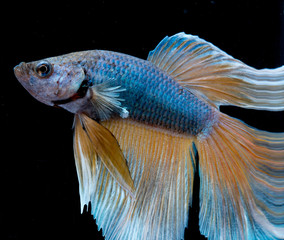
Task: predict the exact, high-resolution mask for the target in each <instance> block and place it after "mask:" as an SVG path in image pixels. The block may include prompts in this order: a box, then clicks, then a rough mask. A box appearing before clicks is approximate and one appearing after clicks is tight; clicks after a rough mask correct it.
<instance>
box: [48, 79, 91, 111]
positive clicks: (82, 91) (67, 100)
mask: <svg viewBox="0 0 284 240" xmlns="http://www.w3.org/2000/svg"><path fill="white" fill-rule="evenodd" d="M92 85H93V84H92V82H91V81H88V80H84V81H83V82H82V83H81V85H80V87H79V89H78V90H77V92H76V93H75V94H73V95H72V96H71V97H69V98H65V99H61V100H55V101H52V103H53V104H54V106H58V107H60V105H64V104H67V103H70V102H73V101H75V100H77V99H80V98H84V97H85V96H86V94H87V91H88V89H89V87H91V86H92Z"/></svg>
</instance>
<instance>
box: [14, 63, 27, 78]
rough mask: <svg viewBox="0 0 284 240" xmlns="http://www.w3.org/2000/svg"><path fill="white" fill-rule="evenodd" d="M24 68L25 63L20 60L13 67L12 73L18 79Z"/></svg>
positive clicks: (21, 75)
mask: <svg viewBox="0 0 284 240" xmlns="http://www.w3.org/2000/svg"><path fill="white" fill-rule="evenodd" d="M25 68H26V63H25V62H21V63H20V64H19V65H17V66H15V67H14V74H15V76H16V77H17V79H18V80H20V79H21V78H22V77H23V73H24V72H25V71H24V69H25Z"/></svg>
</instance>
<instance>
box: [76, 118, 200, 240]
mask: <svg viewBox="0 0 284 240" xmlns="http://www.w3.org/2000/svg"><path fill="white" fill-rule="evenodd" d="M102 124H103V125H104V127H105V128H106V129H107V130H108V131H110V132H111V133H112V134H113V136H114V137H115V138H116V139H117V142H118V144H119V146H120V148H121V149H122V153H123V155H124V156H125V159H126V161H127V166H128V167H129V171H130V175H131V177H132V179H133V182H134V186H135V188H136V194H135V199H134V198H131V196H129V195H127V194H125V192H124V190H123V188H122V187H121V185H120V184H118V183H117V181H116V179H115V178H112V177H111V174H110V173H109V172H108V170H107V169H106V167H105V165H104V164H103V163H102V161H97V167H96V173H95V174H94V178H93V179H92V183H90V182H87V184H92V186H93V189H92V190H91V191H90V192H89V198H86V199H89V200H90V201H91V205H92V214H93V215H94V218H95V219H96V220H97V224H98V226H99V229H100V228H102V230H103V235H104V236H105V239H116V240H124V239H136V240H140V239H151V240H166V239H182V238H183V236H184V229H185V227H187V224H188V210H189V207H190V205H191V198H192V196H191V195H192V184H193V175H194V169H195V159H194V150H193V141H194V137H192V136H189V135H185V134H177V133H172V132H170V131H166V130H162V129H158V128H154V127H150V126H148V125H144V124H140V123H136V122H134V121H131V120H128V119H116V120H109V121H104V122H102ZM89 130H91V129H89ZM98 158H99V157H98ZM85 160H86V159H85ZM78 167H80V166H77V168H78ZM81 197H82V196H81ZM85 204H86V202H85Z"/></svg>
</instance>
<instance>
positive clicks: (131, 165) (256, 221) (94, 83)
mask: <svg viewBox="0 0 284 240" xmlns="http://www.w3.org/2000/svg"><path fill="white" fill-rule="evenodd" d="M14 72H15V75H16V77H17V79H18V80H19V82H20V83H21V84H22V85H23V87H24V88H25V89H26V90H27V91H28V92H29V93H30V94H31V95H32V96H33V97H35V98H36V99H37V100H39V101H40V102H42V103H45V104H47V105H50V106H56V107H60V108H62V109H66V110H67V111H69V112H71V113H73V114H74V115H75V119H74V146H73V147H74V156H75V163H76V169H77V175H78V181H79V193H80V201H81V208H82V210H83V208H84V206H85V205H88V204H89V203H91V213H92V215H93V216H94V218H95V219H96V222H97V225H98V228H99V229H102V233H103V236H105V239H108V240H114V239H115V240H125V239H133V240H134V239H135V240H139V239H151V240H178V239H183V238H184V230H185V228H186V227H187V224H188V223H189V226H190V219H188V212H189V208H190V207H191V204H192V193H193V177H194V173H195V171H196V169H197V163H198V164H199V176H200V193H199V194H200V203H199V205H200V213H199V227H200V232H201V233H202V234H203V235H205V236H206V237H208V239H210V240H220V239H235V240H239V239H284V133H274V132H266V131H262V130H258V129H255V128H252V127H250V126H248V125H247V124H245V123H244V122H242V121H240V120H238V119H235V118H232V117H230V116H228V115H226V114H224V113H222V112H220V110H219V108H220V106H221V105H233V106H238V107H242V108H249V109H259V110H269V111H283V110H284V66H283V67H279V68H276V69H262V70H257V69H255V68H252V67H249V66H247V65H246V64H244V63H243V62H241V61H239V60H236V59H234V58H233V57H231V56H230V55H228V54H226V53H225V52H223V51H221V50H220V49H219V48H217V47H216V46H214V45H212V44H211V43H208V42H206V41H205V40H203V39H201V38H199V37H197V36H192V35H187V34H185V33H178V34H176V35H173V36H171V37H165V38H164V39H163V40H162V41H161V42H160V43H159V44H158V46H157V47H156V48H155V49H154V50H153V51H151V52H150V53H149V55H148V58H147V60H142V59H139V58H136V57H133V56H129V55H126V54H122V53H117V52H112V51H103V50H91V51H82V52H75V53H70V54H66V55H62V56H58V57H51V58H46V59H44V60H40V61H34V62H29V63H24V62H22V63H20V64H19V65H18V66H16V67H15V68H14ZM197 156H198V159H199V160H198V161H197Z"/></svg>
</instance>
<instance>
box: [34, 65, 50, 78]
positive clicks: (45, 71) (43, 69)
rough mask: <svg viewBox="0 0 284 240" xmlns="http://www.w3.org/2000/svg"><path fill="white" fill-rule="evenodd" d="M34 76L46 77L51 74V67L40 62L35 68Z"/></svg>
mask: <svg viewBox="0 0 284 240" xmlns="http://www.w3.org/2000/svg"><path fill="white" fill-rule="evenodd" d="M35 72H36V74H37V75H38V76H39V77H41V78H44V77H48V76H49V75H50V74H51V73H52V66H51V64H50V63H49V62H47V61H43V62H40V63H39V64H38V65H37V66H36V68H35Z"/></svg>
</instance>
